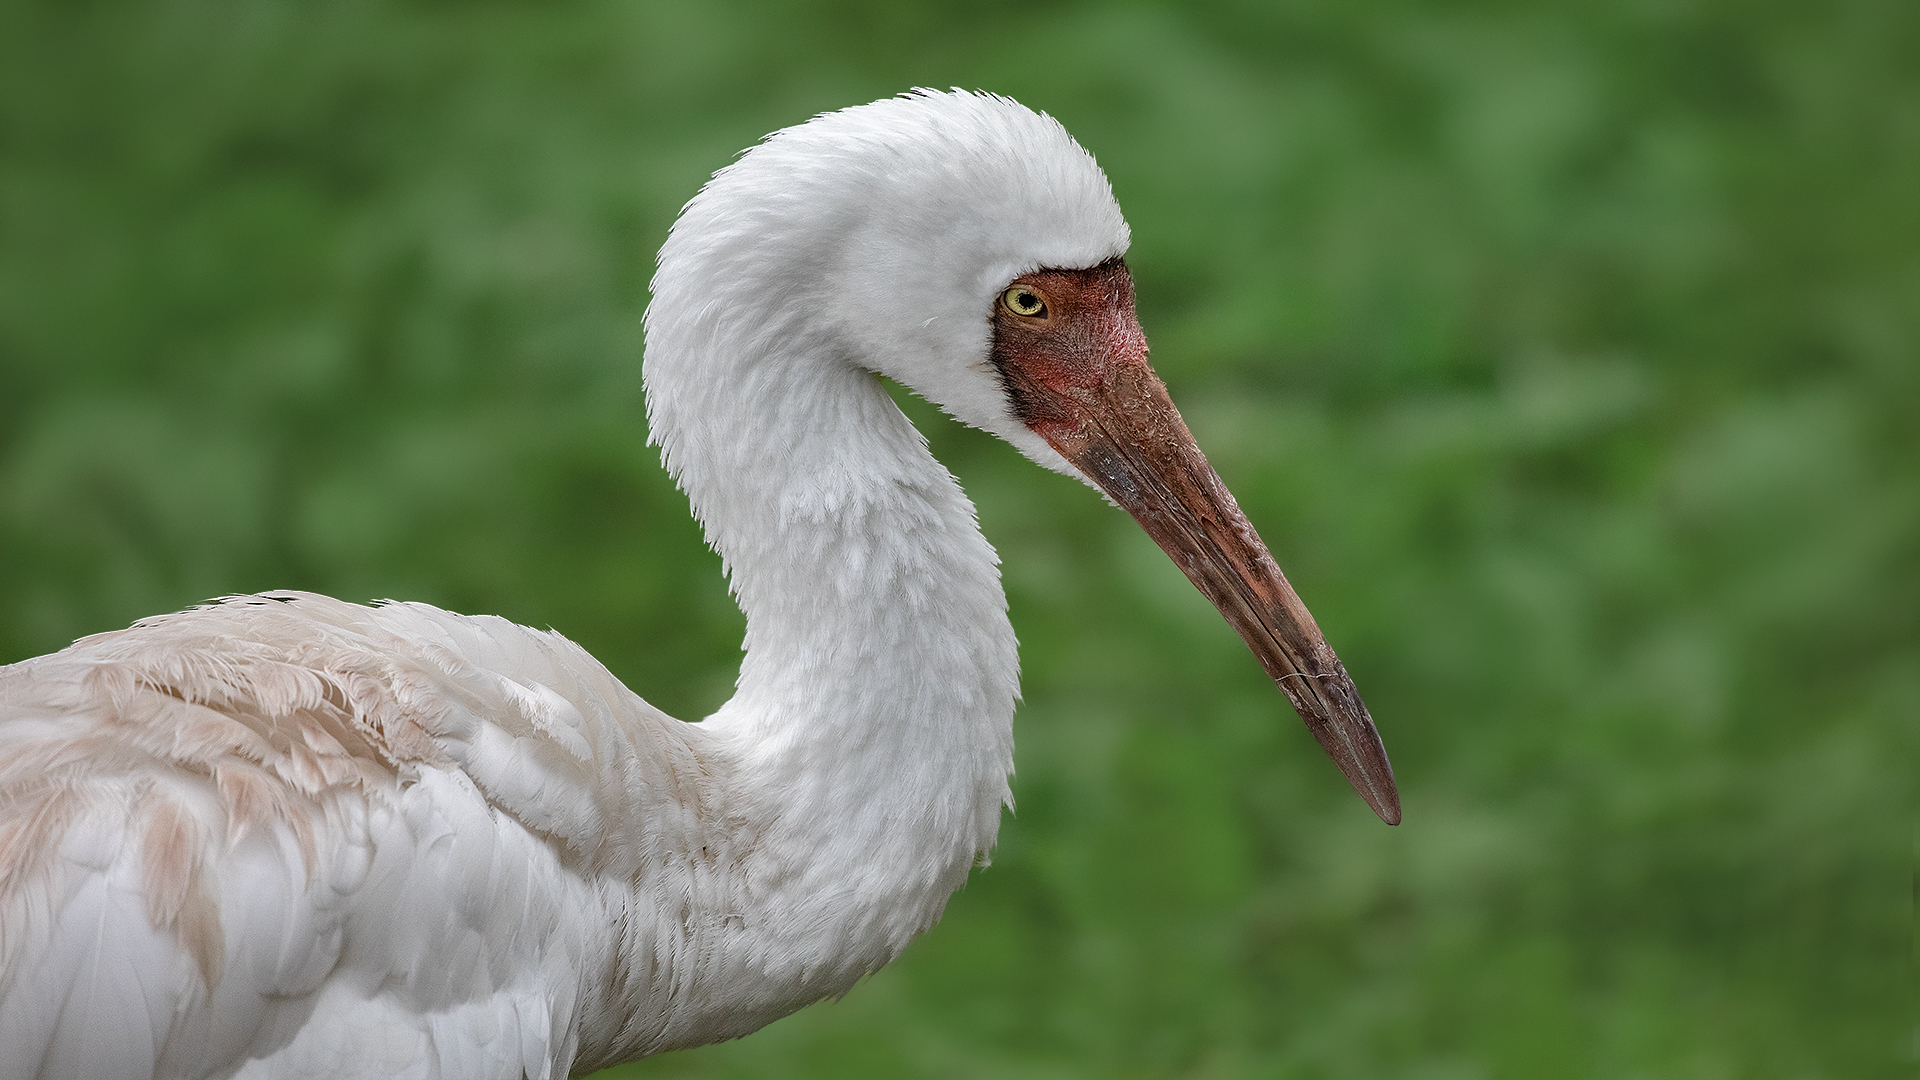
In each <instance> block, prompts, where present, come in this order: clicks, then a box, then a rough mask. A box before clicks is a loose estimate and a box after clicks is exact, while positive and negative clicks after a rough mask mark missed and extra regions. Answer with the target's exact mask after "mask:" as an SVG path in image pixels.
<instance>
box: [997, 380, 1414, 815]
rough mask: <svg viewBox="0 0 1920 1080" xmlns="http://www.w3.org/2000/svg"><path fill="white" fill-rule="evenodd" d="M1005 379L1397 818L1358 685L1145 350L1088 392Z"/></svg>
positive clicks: (1050, 436) (1038, 425) (1035, 421)
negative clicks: (1198, 439) (1211, 462)
mask: <svg viewBox="0 0 1920 1080" xmlns="http://www.w3.org/2000/svg"><path fill="white" fill-rule="evenodd" d="M1007 376H1008V378H1009V380H1010V381H1012V382H1014V383H1015V384H1016V385H1015V386H1014V387H1013V389H1014V390H1015V393H1016V396H1017V397H1018V398H1020V399H1023V400H1024V401H1025V402H1027V403H1029V405H1030V406H1034V408H1032V409H1031V411H1032V413H1033V414H1034V415H1033V416H1032V419H1031V421H1030V426H1031V427H1032V428H1033V429H1034V430H1035V431H1036V432H1038V433H1039V434H1040V435H1041V436H1042V437H1043V438H1045V439H1046V440H1047V441H1048V443H1050V444H1052V446H1053V448H1054V449H1056V450H1058V451H1059V452H1060V453H1061V454H1062V455H1063V456H1064V457H1066V459H1067V460H1068V461H1071V462H1072V463H1073V464H1074V466H1075V467H1076V468H1078V469H1079V470H1080V471H1081V472H1083V473H1085V474H1086V475H1087V476H1088V478H1090V479H1091V480H1093V481H1094V482H1095V483H1097V484H1099V485H1100V487H1101V489H1102V490H1104V491H1105V492H1106V493H1107V494H1108V495H1109V496H1111V497H1112V499H1113V501H1114V502H1117V503H1119V504H1120V505H1121V506H1122V507H1125V508H1126V510H1127V512H1128V513H1130V514H1132V515H1133V517H1134V520H1136V521H1138V522H1139V523H1140V525H1141V527H1142V528H1144V529H1146V530H1147V534H1148V535H1149V536H1151V537H1153V539H1154V542H1155V543H1158V544H1159V545H1160V547H1161V548H1162V549H1163V550H1164V551H1166V553H1167V554H1168V555H1169V556H1171V557H1172V558H1173V561H1174V563H1175V565H1177V566H1179V567H1180V569H1181V571H1182V572H1184V573H1185V574H1186V575H1187V579H1188V580H1189V581H1192V582H1193V583H1194V585H1195V586H1197V587H1198V588H1199V589H1200V591H1201V593H1203V594H1205V596H1206V598H1207V599H1208V600H1211V601H1213V604H1214V606H1215V607H1217V608H1219V609H1220V614H1222V615H1224V616H1225V617H1226V620H1227V622H1228V623H1229V624H1231V625H1232V626H1233V628H1234V629H1235V630H1237V631H1239V632H1240V636H1241V637H1242V638H1244V639H1246V642H1247V645H1248V646H1249V647H1250V648H1252V650H1253V654H1254V655H1255V656H1257V657H1259V658H1260V664H1261V666H1262V667H1265V668H1266V669H1267V674H1268V675H1269V676H1271V677H1272V678H1273V680H1274V682H1276V683H1278V684H1279V686H1280V689H1281V691H1282V692H1284V693H1285V694H1286V695H1287V698H1288V700H1290V701H1292V702H1293V707H1294V710H1295V711H1297V712H1298V713H1299V714H1300V719H1302V720H1304V721H1306V724H1307V729H1308V730H1309V731H1311V732H1313V737H1314V738H1316V739H1318V740H1320V745H1321V746H1322V747H1324V748H1325V749H1326V751H1327V755H1328V756H1329V757H1331V758H1333V761H1334V764H1336V765H1338V766H1340V771H1341V772H1342V773H1344V774H1346V777H1347V782H1348V783H1351V784H1352V785H1353V790H1355V791H1356V792H1359V794H1360V797H1361V798H1362V799H1365V800H1366V801H1367V805H1368V806H1371V807H1373V812H1374V813H1376V814H1379V815H1380V819H1381V820H1382V821H1385V822H1386V823H1387V824H1389V825H1398V824H1399V823H1400V795H1399V792H1398V791H1397V790H1396V789H1395V788H1394V784H1393V766H1392V765H1390V764H1388V762H1387V750H1386V747H1385V746H1383V745H1381V742H1380V733H1379V731H1377V730H1376V729H1375V728H1374V726H1373V718H1372V717H1371V716H1369V715H1367V707H1366V705H1365V704H1364V703H1362V702H1361V700H1360V692H1359V690H1357V689H1355V688H1354V685H1353V680H1352V679H1350V678H1348V677H1347V669H1346V668H1345V667H1342V666H1341V664H1340V658H1339V657H1337V656H1335V655H1334V654H1333V649H1332V648H1331V647H1330V646H1329V645H1328V644H1327V639H1326V637H1325V636H1323V635H1322V634H1321V633H1320V627H1319V626H1317V625H1315V623H1314V621H1313V615H1312V614H1310V613H1309V612H1308V611H1307V607H1306V605H1305V604H1303V603H1301V602H1300V597H1299V595H1298V594H1296V593H1295V592H1294V591H1293V586H1292V585H1289V584H1288V583H1287V578H1286V575H1285V574H1282V573H1281V572H1280V567H1279V566H1278V565H1277V564H1276V563H1275V562H1274V561H1273V556H1272V555H1270V554H1268V552H1267V547H1266V545H1265V544H1263V543H1261V542H1260V535H1259V534H1258V533H1256V532H1255V531H1254V529H1253V525H1252V524H1251V523H1249V522H1248V521H1247V516H1246V515H1245V514H1243V513H1241V512H1240V506H1239V504H1238V503H1236V502H1234V499H1233V493H1232V492H1230V491H1228V490H1227V486H1226V484H1224V483H1222V482H1221V480H1220V475H1219V474H1218V473H1216V472H1214V471H1213V466H1211V465H1209V464H1207V459H1206V457H1205V456H1204V455H1203V454H1201V453H1200V447H1199V446H1198V445H1197V444H1195V442H1194V441H1193V435H1192V433H1190V432H1189V431H1188V430H1187V425H1186V422H1185V421H1183V420H1181V419H1180V413H1179V411H1178V410H1176V409H1175V408H1174V407H1173V401H1172V399H1170V398H1169V397H1168V396H1167V389H1166V387H1165V386H1164V385H1163V384H1162V383H1161V382H1160V379H1159V377H1158V376H1156V375H1155V374H1154V373H1153V369H1152V368H1150V367H1148V366H1147V363H1146V359H1145V357H1144V355H1142V356H1139V357H1138V358H1129V359H1127V360H1123V361H1121V362H1119V363H1116V364H1114V365H1113V366H1112V367H1111V368H1109V369H1108V371H1107V373H1106V377H1105V378H1103V379H1101V380H1100V381H1099V383H1098V384H1097V385H1095V386H1090V387H1073V388H1062V387H1060V386H1059V385H1058V384H1057V383H1056V384H1055V385H1054V386H1053V387H1048V386H1045V385H1043V384H1041V383H1039V382H1037V381H1035V380H1032V379H1030V378H1027V377H1025V376H1023V373H1022V372H1021V371H1020V370H1019V369H1018V368H1009V369H1007ZM1043 402H1044V404H1042V403H1043Z"/></svg>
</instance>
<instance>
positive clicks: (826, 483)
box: [648, 347, 1018, 1000]
mask: <svg viewBox="0 0 1920 1080" xmlns="http://www.w3.org/2000/svg"><path fill="white" fill-rule="evenodd" d="M655 360H656V357H655V356H654V355H650V356H649V361H648V363H649V368H648V381H649V411H650V416H651V418H652V421H653V425H654V426H653V437H654V440H655V441H656V442H659V443H660V444H661V445H662V447H663V451H664V453H665V455H666V457H667V460H668V463H669V468H670V469H671V470H672V471H673V472H674V474H675V476H676V478H677V479H678V480H679V482H680V484H681V486H682V487H683V488H684V489H685V490H686V492H687V494H688V496H689V498H690V499H691V500H692V502H693V506H694V510H695V513H696V515H697V516H698V517H699V518H700V520H701V522H702V524H703V526H704V527H705V529H706V533H707V537H708V540H709V541H710V542H711V543H712V544H713V546H714V547H715V548H716V549H717V550H718V551H719V552H720V554H721V556H722V558H723V559H724V560H725V564H726V567H727V573H728V575H729V578H730V580H731V583H732V588H733V592H734V594H735V596H736V597H737V598H738V600H739V602H740V606H741V608H742V610H743V611H744V612H745V614H746V618H747V633H746V642H745V649H746V657H745V659H744V661H743V663H742V666H741V672H740V679H739V683H738V690H737V692H736V694H735V695H734V697H733V698H732V699H731V700H730V701H728V702H727V703H726V705H724V706H723V707H722V708H721V709H720V710H719V711H718V712H716V713H715V714H714V715H713V716H712V717H710V718H708V720H707V721H706V722H705V723H704V724H703V725H702V727H703V728H705V729H707V730H708V731H709V732H711V733H712V734H713V735H714V736H715V737H716V739H717V741H718V744H719V745H721V746H723V747H726V748H727V751H728V753H729V756H730V757H731V758H732V759H733V761H732V767H733V769H734V770H735V771H734V775H735V776H737V777H738V778H739V782H738V784H737V786H735V787H734V789H733V791H732V801H733V802H734V805H732V806H729V807H727V808H726V810H725V814H726V816H727V817H729V818H731V819H732V820H734V821H737V822H743V823H745V825H744V828H746V829H747V830H750V831H752V832H753V833H754V836H753V839H752V842H751V845H750V846H751V849H752V850H753V852H754V855H753V858H752V860H751V861H750V863H748V864H747V865H745V867H744V869H743V873H744V874H745V875H746V877H747V880H746V881H745V882H744V883H743V884H744V888H745V892H746V893H747V894H748V895H749V896H750V897H751V898H752V906H753V907H755V908H756V909H758V912H759V914H758V915H757V916H754V918H756V919H757V921H758V922H759V925H757V926H754V927H753V931H755V933H754V934H753V936H756V937H757V936H760V934H761V933H764V934H766V935H768V936H767V940H770V941H778V942H780V959H791V960H792V961H793V962H794V963H795V964H797V965H798V969H797V970H799V974H798V975H796V978H797V979H798V980H799V982H798V984H796V993H801V994H811V995H812V996H811V997H807V998H805V1000H813V999H817V998H818V997H820V996H822V994H823V993H837V992H841V991H844V989H845V988H846V987H847V986H850V985H851V983H852V981H853V980H854V979H855V978H858V977H859V976H860V975H861V974H864V973H866V972H867V971H870V970H872V969H873V968H876V967H878V966H879V965H881V964H883V963H885V962H886V961H888V960H890V959H892V957H893V956H894V955H896V954H898V952H899V951H900V949H902V948H904V947H905V945H906V943H907V941H908V940H909V939H910V938H911V937H912V936H913V935H914V934H915V933H917V932H919V931H920V930H922V929H924V928H925V927H926V926H928V925H930V924H931V923H932V922H933V921H935V920H936V919H938V917H939V915H940V912H941V910H942V909H943V908H944V905H945V902H946V899H947V897H948V896H949V895H951V893H952V892H953V891H954V890H955V889H956V888H958V887H959V886H960V885H961V884H962V883H964V881H965V878H966V874H967V871H968V868H969V867H970V866H971V865H973V863H974V862H975V861H976V860H977V859H978V858H979V857H980V856H981V855H983V854H984V853H985V852H986V850H987V849H988V848H990V847H991V846H992V844H993V841H994V838H995V836H996V835H997V832H998V828H999V817H1000V807H1001V805H1002V804H1003V803H1004V802H1006V801H1007V799H1008V785H1007V780H1008V775H1009V773H1010V772H1011V770H1012V716H1013V708H1014V700H1015V697H1016V695H1017V692H1018V659H1017V656H1016V654H1015V645H1014V637H1013V630H1012V627H1011V626H1010V624H1009V623H1008V621H1007V615H1006V598H1005V593H1004V592H1003V591H1002V589H1001V585H1000V579H999V570H998V562H997V559H996V557H995V555H994V552H993V549H992V547H990V546H989V545H988V544H987V542H986V540H985V538H984V537H982V536H981V534H980V531H979V528H978V526H977V524H976V522H975V519H974V510H973V506H972V504H971V503H970V502H968V500H967V498H966V496H965V495H964V494H963V493H962V492H961V490H960V488H959V485H958V484H957V483H956V482H955V481H954V479H953V477H952V476H951V475H950V474H949V473H948V472H947V470H946V469H945V468H944V467H942V466H941V465H940V464H939V462H937V461H936V460H935V459H934V458H933V456H932V455H931V454H930V453H929V452H928V450H927V447H926V443H925V440H924V439H923V438H922V437H921V436H920V434H919V432H918V431H917V430H915V429H914V428H913V426H912V424H911V423H910V422H909V421H908V420H907V419H906V417H905V416H904V415H902V414H901V412H900V410H899V408H898V407H897V406H896V405H895V404H894V403H893V401H892V400H891V399H890V398H889V397H888V395H887V393H886V391H885V390H884V388H882V387H881V386H880V384H879V382H878V380H877V379H876V378H875V377H874V376H873V375H872V374H871V373H870V372H868V371H866V370H863V369H862V368H860V367H857V366H854V365H851V364H847V363H845V362H842V361H838V360H835V359H832V358H831V357H830V356H827V355H823V354H822V353H821V352H819V351H814V352H809V351H808V350H806V349H804V348H799V347H789V348H788V349H785V350H775V351H772V352H771V353H770V354H769V353H766V352H763V353H762V354H761V355H760V356H758V357H757V358H756V359H755V361H754V363H753V366H752V368H751V369H750V370H740V371H733V372H728V373H724V377H722V373H717V372H715V371H713V370H712V368H711V367H710V366H704V365H703V367H704V368H705V369H704V370H702V371H700V372H699V373H698V374H699V376H700V377H699V378H695V379H685V378H674V377H673V376H674V375H675V374H676V372H675V371H674V369H673V368H672V366H671V365H669V364H665V363H656V362H655ZM680 373H684V372H680ZM694 418H697V421H696V420H695V419H694ZM696 422H697V424H698V427H693V426H691V425H693V424H694V423H696ZM783 923H784V924H785V925H783ZM762 962H767V963H772V962H776V961H774V960H763V961H762Z"/></svg>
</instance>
